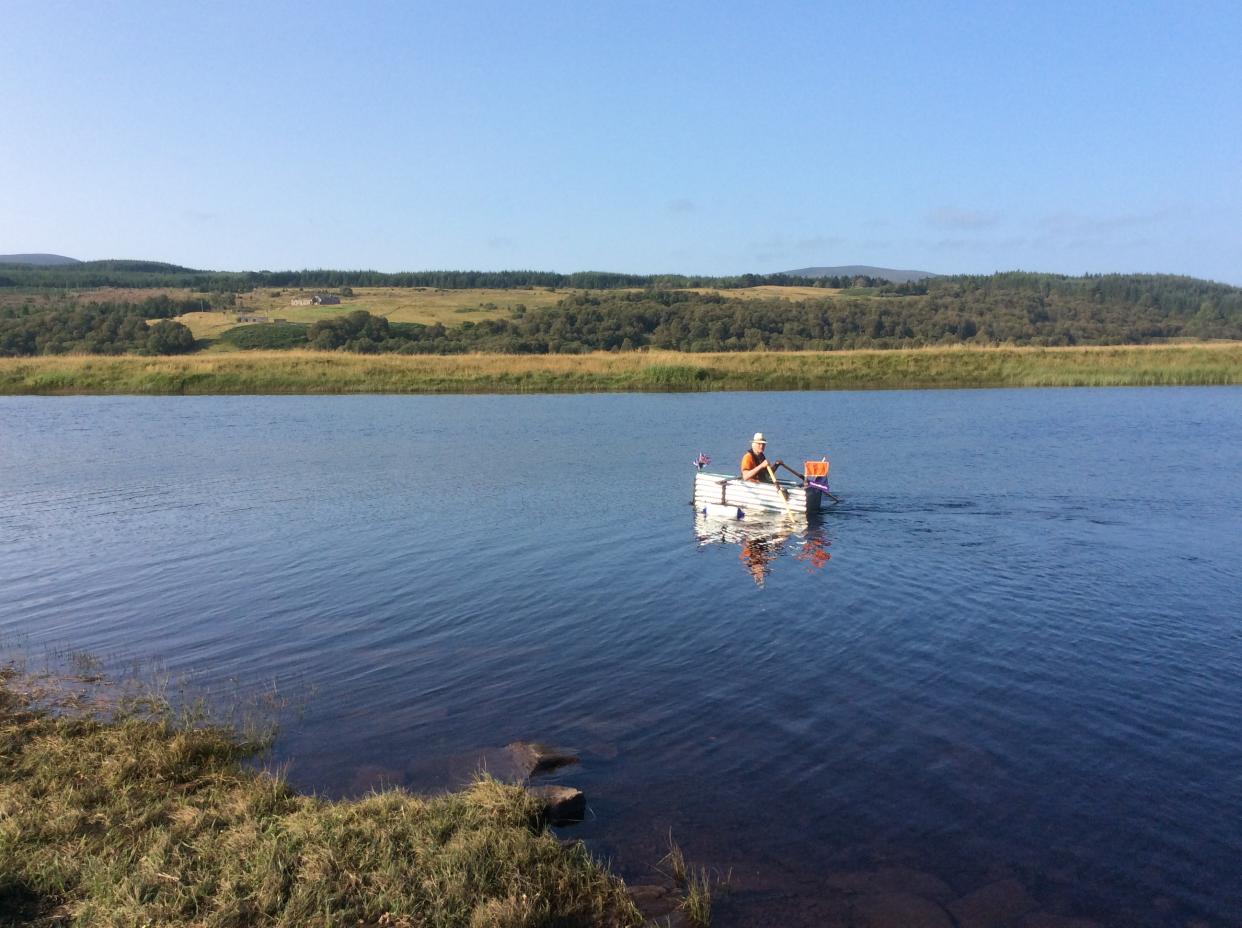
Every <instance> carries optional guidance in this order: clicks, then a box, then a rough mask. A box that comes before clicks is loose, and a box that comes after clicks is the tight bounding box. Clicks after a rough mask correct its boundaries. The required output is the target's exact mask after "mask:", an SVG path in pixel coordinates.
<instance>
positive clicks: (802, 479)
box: [781, 461, 841, 503]
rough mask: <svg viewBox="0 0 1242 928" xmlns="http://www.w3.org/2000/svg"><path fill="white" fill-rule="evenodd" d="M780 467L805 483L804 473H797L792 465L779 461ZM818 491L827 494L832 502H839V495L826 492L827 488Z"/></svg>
mask: <svg viewBox="0 0 1242 928" xmlns="http://www.w3.org/2000/svg"><path fill="white" fill-rule="evenodd" d="M781 467H783V468H785V470H787V471H789V472H790V473H791V474H793V475H794V476H795V477H797V478H798V479H799V480H801V481H802V482H803V483H806V475H805V474H800V473H798V472H797V471H796V470H794V469H793V468H792V467H790V466H789V465H788V464H786V463H785V462H784V461H781ZM819 492H821V493H823V494H824V495H825V496H827V497H828V498H829V499H831V500H832V501H833V502H834V503H839V502H841V497H839V496H836V495H835V494H833V493H830V492H828V491H827V490H820V491H819Z"/></svg>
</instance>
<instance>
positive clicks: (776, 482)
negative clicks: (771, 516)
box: [763, 458, 794, 519]
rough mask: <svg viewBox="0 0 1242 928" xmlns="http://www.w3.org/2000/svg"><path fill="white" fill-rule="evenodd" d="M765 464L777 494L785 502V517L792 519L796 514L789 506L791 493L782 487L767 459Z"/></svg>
mask: <svg viewBox="0 0 1242 928" xmlns="http://www.w3.org/2000/svg"><path fill="white" fill-rule="evenodd" d="M763 463H764V465H765V466H766V467H767V469H768V474H769V476H771V478H772V485H773V486H775V487H776V492H777V493H779V494H780V495H781V499H783V500H784V501H785V515H787V516H789V518H791V519H792V518H793V517H794V514H793V508H792V507H791V506H790V505H789V491H788V490H786V489H785V488H784V487H783V486H781V484H780V481H779V480H777V479H776V471H774V470H773V469H772V465H771V464H769V463H768V461H767V459H766V458H765V459H764V461H763Z"/></svg>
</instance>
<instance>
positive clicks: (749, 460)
mask: <svg viewBox="0 0 1242 928" xmlns="http://www.w3.org/2000/svg"><path fill="white" fill-rule="evenodd" d="M767 444H768V443H767V441H766V440H765V439H764V437H763V433H762V432H756V433H755V437H754V438H752V439H751V440H750V450H749V451H747V452H746V453H745V454H744V455H742V479H743V480H764V481H766V482H768V483H771V482H772V474H773V473H775V472H776V468H778V467H780V466H781V462H780V461H777V462H776V463H775V464H773V465H772V467H771V469H769V468H768V459H767V458H765V457H764V456H763V449H764V448H765V447H766V446H767Z"/></svg>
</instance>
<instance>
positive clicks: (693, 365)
mask: <svg viewBox="0 0 1242 928" xmlns="http://www.w3.org/2000/svg"><path fill="white" fill-rule="evenodd" d="M1238 383H1242V343H1239V342H1213V343H1192V344H1173V345H1142V346H1118V347H1104V348H965V347H951V348H920V349H911V350H898V351H873V350H860V351H842V352H738V353H732V354H680V353H674V352H658V351H651V352H645V351H644V352H629V353H621V354H609V353H595V354H587V355H450V356H436V355H354V354H342V353H336V352H331V353H325V352H314V351H276V352H258V351H255V352H244V353H242V352H238V353H234V354H227V355H188V356H181V357H139V356H122V357H105V356H49V357H39V358H6V359H0V394H74V393H84V394H111V393H124V394H170V393H171V394H216V393H235V394H256V393H560V392H565V393H574V392H593V391H656V392H658V391H704V390H844V389H885V388H887V389H897V388H937V387H1051V386H1146V385H1205V384H1238Z"/></svg>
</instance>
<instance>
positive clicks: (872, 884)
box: [824, 867, 953, 902]
mask: <svg viewBox="0 0 1242 928" xmlns="http://www.w3.org/2000/svg"><path fill="white" fill-rule="evenodd" d="M824 885H826V886H827V887H829V888H830V889H835V890H838V891H840V892H845V893H868V894H876V893H913V894H914V895H916V896H923V897H925V898H927V899H933V900H935V901H936V902H948V901H949V900H950V899H952V898H953V890H952V889H951V888H950V887H949V884H948V883H946V882H945V881H944V880H942V879H940V878H939V877H936V876H932V875H931V874H930V873H924V872H922V871H921V870H912V869H910V868H909V867H880V868H878V869H875V870H843V871H841V872H838V873H830V874H828V876H827V877H826V878H825V880H824Z"/></svg>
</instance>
